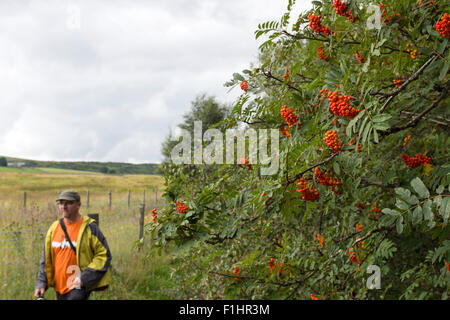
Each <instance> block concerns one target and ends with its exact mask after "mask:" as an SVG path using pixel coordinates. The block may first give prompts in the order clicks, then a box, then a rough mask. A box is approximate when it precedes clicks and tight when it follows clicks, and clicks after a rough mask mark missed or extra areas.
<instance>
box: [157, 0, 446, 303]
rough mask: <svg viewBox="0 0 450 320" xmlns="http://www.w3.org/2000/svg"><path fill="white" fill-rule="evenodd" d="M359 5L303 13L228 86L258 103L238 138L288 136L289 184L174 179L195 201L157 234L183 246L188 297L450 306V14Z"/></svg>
mask: <svg viewBox="0 0 450 320" xmlns="http://www.w3.org/2000/svg"><path fill="white" fill-rule="evenodd" d="M344 4H345V6H342V5H341V6H340V7H339V1H334V2H333V1H325V0H323V1H313V8H312V9H311V10H310V11H308V12H304V13H301V14H300V15H299V16H294V13H293V8H294V1H293V0H289V3H288V8H287V13H286V14H285V15H283V17H282V18H281V20H280V21H269V22H266V23H262V24H260V25H259V26H258V29H257V30H256V31H255V36H256V37H257V38H260V37H265V38H266V39H267V40H266V41H265V42H264V43H263V44H262V45H261V47H260V59H259V60H260V61H259V64H258V65H257V66H256V67H252V68H251V69H249V70H244V71H242V72H241V73H235V74H234V75H233V79H231V80H230V81H229V82H227V83H226V86H229V87H232V88H233V87H237V88H236V89H237V90H239V86H240V87H241V88H242V90H244V91H243V93H242V95H241V96H240V98H239V99H238V101H237V102H236V103H235V105H234V108H233V112H232V114H231V115H230V116H229V117H228V118H227V119H226V120H225V121H223V122H222V124H223V125H224V126H225V127H228V128H231V127H236V126H239V125H242V124H245V125H246V126H247V127H248V128H273V129H279V130H280V133H281V136H280V144H279V161H280V167H279V170H278V172H277V173H276V174H273V175H268V176H262V175H260V170H259V169H260V167H261V164H253V165H251V166H245V165H225V164H224V165H215V166H214V167H213V169H212V168H211V167H208V166H198V167H197V169H196V170H197V172H196V174H195V175H189V177H187V176H185V175H183V174H180V171H178V172H172V173H171V175H170V176H167V186H168V189H169V190H170V189H171V188H175V189H176V190H177V191H179V192H180V194H181V195H182V196H183V199H182V200H180V199H178V198H174V197H169V196H168V200H169V201H170V203H169V205H168V206H167V207H166V208H164V209H162V210H161V211H160V212H158V214H157V218H156V220H155V221H153V222H151V223H149V225H148V231H149V232H150V233H151V234H152V235H153V236H154V237H156V238H157V242H158V244H159V245H161V246H164V245H167V244H168V243H175V244H176V245H177V246H179V247H180V250H179V258H180V259H182V260H183V261H184V263H183V264H180V265H181V266H180V267H179V268H178V269H177V270H175V271H174V277H177V278H178V279H179V284H180V286H179V287H178V288H177V292H176V294H177V296H178V297H180V298H186V297H189V298H215V299H217V298H227V299H311V298H314V299H316V298H318V299H448V295H449V287H450V286H449V285H450V253H449V252H448V251H449V249H450V240H449V235H450V226H449V223H448V222H449V215H450V203H449V202H450V201H449V199H450V198H449V195H450V192H449V171H450V170H449V167H450V166H449V163H448V157H449V156H448V150H449V120H448V119H449V108H448V101H449V99H448V90H449V86H450V85H449V81H448V69H449V65H450V62H449V57H450V54H449V44H448V40H449V39H448V38H447V37H444V36H443V34H442V33H441V32H438V31H439V30H440V31H442V25H441V27H440V29H439V28H438V29H439V30H438V29H437V28H436V23H437V22H438V21H440V20H441V18H442V17H443V15H444V13H448V12H449V9H450V5H449V4H448V2H445V1H426V0H425V1H421V2H420V3H419V2H418V1H412V0H395V1H394V0H386V1H383V4H381V3H380V2H378V1H356V0H352V1H347V2H346V3H344ZM377 8H378V9H377ZM350 10H351V11H350ZM377 12H378V13H379V14H378V15H377ZM319 16H320V18H319V19H318V18H317V17H319ZM291 17H294V19H295V21H294V22H293V25H292V27H291V24H290V21H291ZM447 28H450V26H448V27H447ZM444 34H445V33H444ZM282 106H286V107H287V108H284V109H283V110H284V113H283V116H282V114H281V112H280V111H281V108H282ZM289 108H290V109H289ZM287 115H289V116H290V118H289V119H290V120H289V121H294V122H295V125H293V126H288V123H287V122H286V120H285V119H286V118H287ZM294 116H295V117H294ZM299 123H300V124H301V125H299ZM327 133H328V134H327ZM325 137H327V138H326V139H325V140H326V141H324V138H325ZM334 138H337V140H333V139H334ZM330 146H333V149H332V148H330ZM301 190H303V191H301ZM308 190H309V191H310V192H312V191H313V190H316V191H317V193H318V199H315V198H314V197H303V198H302V194H306V193H307V191H308ZM166 196H167V194H166ZM304 199H305V200H304ZM176 201H178V205H177V203H176ZM181 203H183V205H184V207H183V208H184V210H179V208H180V205H181ZM370 266H378V267H379V270H380V279H381V288H380V289H373V288H372V289H370V286H369V285H368V283H367V281H368V280H370V279H369V277H370V276H371V274H370V273H368V271H369V270H371V269H370V268H369V267H370Z"/></svg>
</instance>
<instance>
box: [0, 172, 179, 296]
mask: <svg viewBox="0 0 450 320" xmlns="http://www.w3.org/2000/svg"><path fill="white" fill-rule="evenodd" d="M5 175H6V176H5ZM25 187H28V188H27V189H26V190H28V192H27V196H28V199H27V208H26V209H22V207H21V206H22V203H21V201H22V196H21V195H22V192H23V190H24V188H25ZM80 187H84V188H85V189H84V190H89V192H90V206H89V210H88V212H87V210H86V208H85V207H83V206H82V208H81V213H82V214H86V213H93V212H95V213H99V214H100V223H99V225H100V229H101V230H102V232H103V233H104V235H105V237H106V239H107V241H108V245H109V247H110V250H111V253H112V256H113V259H112V278H111V285H110V288H109V289H108V290H105V291H101V292H94V293H93V294H92V295H91V299H170V296H168V294H167V292H168V291H167V290H166V288H170V287H172V286H173V285H174V284H173V283H172V281H171V279H170V269H171V264H172V263H173V262H172V258H171V252H170V251H169V252H168V251H165V252H163V254H162V255H160V256H158V255H157V254H156V253H155V250H154V249H153V248H152V247H151V244H150V241H148V240H147V239H144V245H143V247H142V248H141V250H139V251H138V250H137V248H136V243H137V241H138V236H139V210H138V206H139V204H140V203H141V202H142V199H143V194H142V191H143V190H145V189H146V190H147V194H146V199H145V201H146V214H147V215H148V214H149V212H150V210H151V209H152V208H154V207H157V208H159V207H161V206H162V205H163V201H162V200H161V198H160V197H159V196H160V195H161V193H162V189H161V188H162V178H161V177H158V176H139V175H136V176H113V177H107V176H104V175H75V174H72V175H69V174H64V175H61V174H40V175H39V174H35V173H28V174H23V173H20V174H17V173H1V174H0V257H1V261H2V263H1V264H0V299H31V298H32V295H33V292H34V286H35V281H36V275H37V271H38V267H39V259H40V256H41V253H42V248H43V244H44V238H45V235H46V232H47V229H48V227H49V226H50V224H51V223H52V222H53V221H55V220H56V219H58V218H59V217H60V214H59V212H58V208H57V206H56V203H55V199H56V196H57V191H60V190H65V189H75V190H77V191H79V192H80V194H81V195H82V203H83V202H84V198H83V197H84V193H83V191H82V190H80ZM155 189H156V190H158V194H157V195H158V198H157V199H155V194H154V192H150V191H153V190H155ZM109 190H112V195H113V200H112V206H111V208H110V207H109V206H108V202H107V199H108V194H107V192H108V191H109ZM128 190H132V191H131V203H130V207H128V204H127V191H128ZM149 190H150V191H149ZM46 298H47V299H55V293H54V291H53V289H50V290H48V292H47V293H46Z"/></svg>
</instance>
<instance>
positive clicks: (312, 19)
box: [308, 12, 331, 36]
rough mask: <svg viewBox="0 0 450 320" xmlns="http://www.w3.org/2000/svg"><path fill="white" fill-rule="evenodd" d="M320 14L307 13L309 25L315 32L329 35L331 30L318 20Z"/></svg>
mask: <svg viewBox="0 0 450 320" xmlns="http://www.w3.org/2000/svg"><path fill="white" fill-rule="evenodd" d="M320 17H321V16H320V15H318V16H315V15H313V14H312V13H311V12H310V13H309V14H308V20H309V26H310V27H311V29H312V30H313V31H314V32H315V33H323V34H325V35H327V36H329V35H330V33H331V30H330V29H328V28H327V27H325V26H323V25H322V23H321V22H320Z"/></svg>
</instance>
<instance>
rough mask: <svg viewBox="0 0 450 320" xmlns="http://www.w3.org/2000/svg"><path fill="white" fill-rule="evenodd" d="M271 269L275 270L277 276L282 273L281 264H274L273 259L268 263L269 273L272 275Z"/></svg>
mask: <svg viewBox="0 0 450 320" xmlns="http://www.w3.org/2000/svg"><path fill="white" fill-rule="evenodd" d="M273 269H276V271H277V273H278V274H279V275H281V274H282V272H283V264H282V263H281V262H280V263H278V264H276V263H275V259H274V258H270V261H269V271H270V273H273Z"/></svg>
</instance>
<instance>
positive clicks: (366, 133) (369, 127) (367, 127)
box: [362, 122, 372, 143]
mask: <svg viewBox="0 0 450 320" xmlns="http://www.w3.org/2000/svg"><path fill="white" fill-rule="evenodd" d="M370 131H372V126H371V123H370V122H368V123H367V126H366V128H365V129H364V133H363V137H362V143H364V142H366V140H367V137H368V136H369V133H370Z"/></svg>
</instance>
